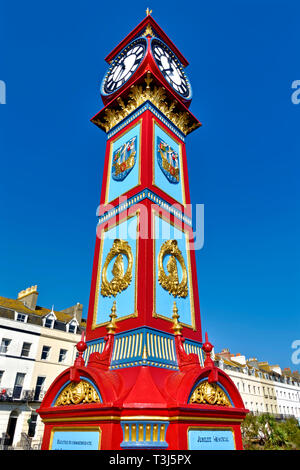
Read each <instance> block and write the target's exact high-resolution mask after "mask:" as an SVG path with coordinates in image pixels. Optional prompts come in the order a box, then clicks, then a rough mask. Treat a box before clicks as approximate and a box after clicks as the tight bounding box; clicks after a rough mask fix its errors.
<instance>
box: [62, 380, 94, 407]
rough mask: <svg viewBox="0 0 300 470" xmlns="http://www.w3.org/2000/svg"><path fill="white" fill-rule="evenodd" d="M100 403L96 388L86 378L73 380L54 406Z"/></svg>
mask: <svg viewBox="0 0 300 470" xmlns="http://www.w3.org/2000/svg"><path fill="white" fill-rule="evenodd" d="M80 403H100V398H99V395H98V393H97V391H96V389H95V388H94V387H93V386H92V385H91V384H90V383H89V382H87V381H86V380H81V381H80V382H79V383H76V382H71V383H70V384H68V385H67V386H66V387H65V388H64V389H63V390H62V392H61V393H60V394H59V396H58V398H57V400H56V402H55V405H54V406H65V405H79V404H80Z"/></svg>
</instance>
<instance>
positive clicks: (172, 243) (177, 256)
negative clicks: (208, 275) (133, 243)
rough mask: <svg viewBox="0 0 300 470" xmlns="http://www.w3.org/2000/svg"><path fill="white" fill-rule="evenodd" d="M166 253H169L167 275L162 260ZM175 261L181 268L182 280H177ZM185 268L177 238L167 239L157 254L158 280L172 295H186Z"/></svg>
mask: <svg viewBox="0 0 300 470" xmlns="http://www.w3.org/2000/svg"><path fill="white" fill-rule="evenodd" d="M166 255H170V257H169V259H168V262H167V270H168V273H169V274H168V275H167V274H166V273H165V270H164V266H163V261H164V258H165V256H166ZM177 261H178V262H179V264H180V266H181V269H182V280H181V282H179V276H178V270H177ZM187 279H188V276H187V269H186V266H185V262H184V258H183V256H182V253H181V251H180V249H179V248H178V245H177V240H167V241H166V242H164V243H163V244H162V246H161V249H160V252H159V254H158V282H159V283H160V285H161V286H162V287H163V288H164V289H165V290H167V291H168V292H169V293H170V294H172V295H173V296H174V297H186V296H187V295H188V285H187Z"/></svg>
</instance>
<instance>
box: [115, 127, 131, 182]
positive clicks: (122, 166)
mask: <svg viewBox="0 0 300 470" xmlns="http://www.w3.org/2000/svg"><path fill="white" fill-rule="evenodd" d="M135 162H136V136H135V137H133V138H132V139H130V140H128V141H127V142H125V144H123V145H121V146H120V147H119V148H118V149H117V150H116V151H115V152H114V153H113V161H112V178H113V179H114V180H115V181H123V180H124V179H125V178H126V176H127V175H128V174H129V173H130V172H131V170H132V169H133V167H134V165H135Z"/></svg>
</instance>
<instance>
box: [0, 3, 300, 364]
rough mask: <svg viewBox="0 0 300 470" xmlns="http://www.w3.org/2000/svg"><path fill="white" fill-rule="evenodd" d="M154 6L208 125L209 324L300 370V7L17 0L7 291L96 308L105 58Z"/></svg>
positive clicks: (5, 129) (9, 21)
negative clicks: (298, 100) (298, 357)
mask: <svg viewBox="0 0 300 470" xmlns="http://www.w3.org/2000/svg"><path fill="white" fill-rule="evenodd" d="M105 5H107V7H105ZM148 6H149V7H150V8H152V10H153V17H154V19H155V20H156V21H157V22H158V24H159V25H160V26H161V27H162V28H163V29H164V30H165V32H166V33H167V34H168V35H169V36H170V38H171V39H172V40H173V41H174V43H175V44H176V45H177V46H178V48H179V49H180V50H181V52H182V53H183V54H184V55H185V56H186V58H187V59H188V60H189V62H190V65H189V67H188V68H187V73H188V76H189V78H190V80H191V83H192V87H193V95H194V98H193V102H192V105H191V111H192V112H193V114H194V115H195V116H196V117H198V119H200V121H201V122H202V123H203V127H202V128H201V129H200V130H197V131H196V132H194V133H193V134H191V135H190V137H189V138H188V139H187V151H188V161H189V170H190V190H191V196H192V201H193V202H194V203H203V204H204V205H205V245H204V248H203V249H202V250H201V251H199V252H197V269H198V283H199V292H200V306H201V311H202V323H203V329H204V331H208V333H209V338H210V339H211V341H212V342H213V344H214V345H215V349H216V350H217V351H219V350H220V349H221V348H223V347H229V348H230V349H231V351H232V352H240V353H244V354H246V356H248V357H253V356H255V357H257V358H258V359H259V360H267V361H269V362H270V363H278V364H279V365H281V367H286V366H290V367H291V368H292V369H293V370H294V369H296V368H297V367H298V368H299V366H296V365H294V364H292V363H291V355H292V352H293V350H292V349H291V344H292V342H293V341H294V340H296V339H300V331H299V330H300V329H299V303H300V302H299V293H298V289H299V227H300V220H299V205H300V204H299V183H298V180H299V154H300V152H299V150H300V137H299V128H300V127H299V124H300V104H299V105H295V104H293V103H292V101H291V94H292V91H293V90H292V89H291V84H292V82H293V81H294V80H297V79H298V80H299V79H300V62H299V43H300V28H299V17H300V16H299V14H300V7H299V2H298V1H291V0H290V1H289V2H286V1H284V0H281V1H278V0H251V1H250V0H244V1H242V2H241V1H240V0H227V1H226V2H224V1H223V0H217V1H214V2H207V1H206V2H204V1H197V2H179V1H172V2H171V1H168V0H165V1H164V2H162V1H158V0H152V1H151V3H149V4H148V3H145V2H140V1H132V2H121V1H120V0H117V1H115V2H113V3H109V2H108V3H106V4H105V3H104V2H101V1H99V0H98V1H94V0H90V1H88V2H82V1H80V2H77V1H74V0H72V1H63V2H62V1H59V2H58V1H57V0H53V1H51V2H40V1H39V2H37V1H28V2H21V1H16V2H6V3H5V5H3V2H2V6H1V30H0V40H1V57H0V80H3V81H5V83H6V87H7V98H6V99H7V104H6V105H0V146H1V147H0V148H1V200H0V201H1V202H0V220H1V230H0V241H1V245H0V246H1V258H0V259H1V264H0V267H1V269H0V295H2V296H6V297H11V298H16V296H17V292H18V291H19V290H22V289H24V288H26V287H28V286H30V285H32V284H38V289H39V292H40V296H39V304H40V305H42V306H45V307H51V306H52V304H54V308H55V309H57V310H59V309H63V308H65V307H68V306H70V305H73V304H74V303H76V302H78V301H79V302H81V303H83V305H84V312H85V315H86V312H87V306H88V299H89V290H90V281H91V270H92V261H93V251H94V243H95V229H96V222H97V220H96V208H97V204H98V201H99V196H100V189H101V180H102V170H103V163H104V148H105V134H104V133H103V132H102V131H100V130H99V129H98V128H97V127H96V126H94V125H93V124H91V123H90V121H89V120H90V118H91V117H92V116H93V115H94V114H95V113H96V112H97V111H98V110H100V109H101V108H102V102H101V99H100V95H99V87H100V83H101V80H102V77H103V75H104V73H105V71H106V63H105V62H104V57H105V56H106V55H107V53H109V52H110V51H111V50H112V48H113V47H114V46H115V45H117V44H118V42H119V41H120V40H121V39H123V37H125V36H126V35H127V34H128V33H129V32H130V31H131V30H132V29H133V28H134V27H135V26H136V25H137V24H138V23H139V22H140V21H141V20H142V19H143V18H144V16H145V10H146V8H147V7H148Z"/></svg>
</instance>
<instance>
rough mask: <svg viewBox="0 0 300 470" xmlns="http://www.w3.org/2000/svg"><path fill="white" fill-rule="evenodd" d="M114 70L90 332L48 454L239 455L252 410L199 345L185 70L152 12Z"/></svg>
mask: <svg viewBox="0 0 300 470" xmlns="http://www.w3.org/2000/svg"><path fill="white" fill-rule="evenodd" d="M106 61H107V62H108V64H109V66H108V70H107V73H106V74H105V76H104V79H103V82H102V85H101V96H102V100H103V103H104V108H103V109H102V110H101V111H99V112H98V113H97V114H96V115H95V116H94V117H93V118H92V120H91V121H92V122H93V123H94V124H95V125H97V126H98V127H99V128H100V129H102V130H103V131H104V132H106V135H107V143H106V153H105V166H104V171H103V183H102V191H101V197H100V205H99V212H98V218H99V221H98V226H97V237H96V246H95V255H94V263H93V271H92V283H91V292H90V302H89V311H88V318H87V329H86V336H85V338H84V337H82V341H81V342H80V343H79V344H78V345H77V349H78V352H79V355H78V357H77V359H76V361H75V363H74V366H73V367H71V368H70V369H67V370H66V371H64V372H63V373H62V374H61V375H60V376H58V377H57V379H56V380H55V381H54V383H53V384H52V386H51V387H50V389H49V390H48V392H47V394H46V396H45V398H44V400H43V403H42V405H41V407H40V409H39V413H40V415H41V417H42V419H43V421H44V423H45V433H44V439H43V449H138V448H139V449H141V448H142V449H169V450H172V449H179V450H184V449H219V448H220V449H241V448H242V441H241V433H240V423H241V421H242V420H243V419H244V417H245V415H246V412H247V410H245V409H244V405H243V402H242V399H241V397H240V394H239V392H238V390H237V389H236V387H235V385H234V384H233V382H232V381H231V379H230V378H229V377H228V376H227V375H226V374H225V373H224V372H223V371H222V370H220V369H218V368H216V367H215V365H214V362H213V360H212V359H211V351H212V345H211V344H210V343H209V342H208V339H207V336H206V341H205V343H204V344H203V343H202V332H201V321H200V307H199V296H198V287H197V274H196V263H195V250H194V248H195V242H194V234H193V221H192V210H191V201H190V193H189V184H188V167H187V157H186V148H185V141H186V137H187V135H188V134H189V133H190V132H192V131H193V130H194V129H197V128H198V127H200V126H201V124H200V122H199V121H198V120H197V119H196V118H195V117H194V116H193V114H192V113H191V112H190V110H189V106H190V103H191V99H192V91H191V85H190V82H189V80H188V77H187V75H186V73H185V68H186V66H187V65H188V62H187V60H186V59H185V57H184V56H183V55H182V54H181V53H180V51H179V50H178V49H177V47H176V46H175V45H174V44H173V42H172V41H171V40H170V39H169V38H168V36H167V35H166V34H165V33H164V31H163V30H162V29H161V28H160V27H159V25H158V24H157V23H156V22H155V21H154V19H153V18H152V17H151V16H150V15H149V14H147V16H146V17H145V18H144V20H143V21H142V22H141V23H140V24H139V25H138V26H137V27H136V28H135V29H134V30H133V31H132V32H131V33H130V34H129V35H128V36H126V38H125V39H124V40H123V41H122V42H121V43H120V44H119V45H118V46H117V47H116V48H115V49H114V50H113V51H112V52H111V53H110V54H109V55H108V56H107V57H106Z"/></svg>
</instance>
